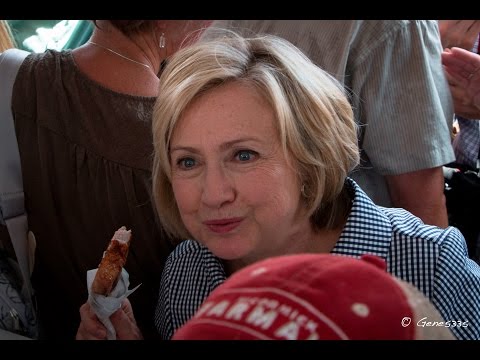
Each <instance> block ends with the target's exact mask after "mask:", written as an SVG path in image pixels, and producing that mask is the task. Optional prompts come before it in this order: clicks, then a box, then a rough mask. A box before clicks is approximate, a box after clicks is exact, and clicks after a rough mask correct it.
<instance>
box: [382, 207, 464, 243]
mask: <svg viewBox="0 0 480 360" xmlns="http://www.w3.org/2000/svg"><path fill="white" fill-rule="evenodd" d="M379 208H380V209H381V211H382V213H383V214H385V215H386V216H387V217H388V218H389V220H390V222H391V224H392V229H393V231H394V233H395V234H396V235H398V236H403V237H412V238H416V239H418V240H423V241H427V242H431V243H434V244H437V245H439V246H441V245H442V244H443V243H445V242H452V241H453V242H458V241H464V240H463V236H462V234H461V233H460V231H459V230H458V229H457V228H455V227H453V226H449V227H447V228H440V227H438V226H434V225H428V224H425V223H424V222H423V221H422V220H421V219H420V218H418V217H417V216H415V215H413V214H412V213H410V212H409V211H407V210H405V209H401V208H383V207H379Z"/></svg>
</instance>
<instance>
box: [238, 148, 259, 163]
mask: <svg viewBox="0 0 480 360" xmlns="http://www.w3.org/2000/svg"><path fill="white" fill-rule="evenodd" d="M254 155H255V152H254V151H250V150H240V151H239V152H237V154H236V156H237V158H238V160H240V161H249V160H252V157H253V156H254Z"/></svg>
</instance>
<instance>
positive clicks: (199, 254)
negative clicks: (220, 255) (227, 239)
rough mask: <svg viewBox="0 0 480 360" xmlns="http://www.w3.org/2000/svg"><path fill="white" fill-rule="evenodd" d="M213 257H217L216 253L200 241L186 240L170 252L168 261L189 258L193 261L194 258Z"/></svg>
mask: <svg viewBox="0 0 480 360" xmlns="http://www.w3.org/2000/svg"><path fill="white" fill-rule="evenodd" d="M213 258H215V255H213V254H212V252H211V251H210V250H208V248H207V247H205V246H203V245H202V244H200V243H199V242H198V241H195V240H184V241H182V242H181V243H179V244H178V245H177V246H176V247H175V249H174V250H173V251H172V252H171V253H170V255H169V257H168V260H167V261H168V262H170V263H173V262H178V261H183V260H186V259H188V260H189V261H190V262H191V261H194V259H198V260H205V259H213Z"/></svg>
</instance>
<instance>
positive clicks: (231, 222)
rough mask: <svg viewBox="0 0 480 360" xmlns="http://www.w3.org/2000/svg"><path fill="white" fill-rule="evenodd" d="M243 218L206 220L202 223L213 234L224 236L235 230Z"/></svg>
mask: <svg viewBox="0 0 480 360" xmlns="http://www.w3.org/2000/svg"><path fill="white" fill-rule="evenodd" d="M242 220H243V218H230V219H219V220H208V221H204V222H203V223H204V224H205V225H206V226H207V227H208V228H209V229H210V230H211V231H213V232H215V233H217V234H224V233H227V232H229V231H232V230H233V229H235V228H236V227H237V226H238V225H240V223H241V222H242Z"/></svg>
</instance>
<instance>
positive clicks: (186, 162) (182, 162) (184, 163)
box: [177, 158, 195, 169]
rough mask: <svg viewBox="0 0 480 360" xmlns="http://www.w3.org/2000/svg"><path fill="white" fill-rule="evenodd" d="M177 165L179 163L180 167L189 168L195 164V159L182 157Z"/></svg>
mask: <svg viewBox="0 0 480 360" xmlns="http://www.w3.org/2000/svg"><path fill="white" fill-rule="evenodd" d="M177 163H178V165H180V166H181V167H183V168H185V169H191V168H192V167H194V166H195V160H193V159H192V158H183V159H180V160H178V162H177Z"/></svg>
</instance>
